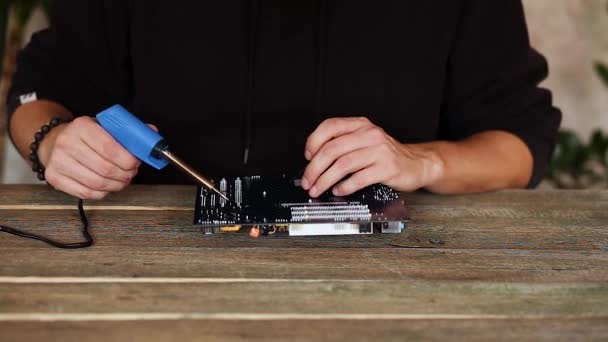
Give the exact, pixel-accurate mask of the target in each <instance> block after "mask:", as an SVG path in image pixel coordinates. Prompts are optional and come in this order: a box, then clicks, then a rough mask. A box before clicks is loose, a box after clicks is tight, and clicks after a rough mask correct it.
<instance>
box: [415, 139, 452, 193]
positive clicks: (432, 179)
mask: <svg viewBox="0 0 608 342" xmlns="http://www.w3.org/2000/svg"><path fill="white" fill-rule="evenodd" d="M441 144H442V142H431V143H420V144H406V145H405V147H406V149H408V150H409V151H410V153H412V154H413V155H414V156H415V160H416V161H417V164H418V167H417V171H418V174H419V175H420V178H419V184H420V188H426V189H429V188H433V187H434V186H436V185H437V184H439V183H441V182H442V180H443V179H444V178H445V175H446V169H447V167H446V162H445V158H443V154H442V146H441Z"/></svg>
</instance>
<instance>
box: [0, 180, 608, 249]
mask: <svg viewBox="0 0 608 342" xmlns="http://www.w3.org/2000/svg"><path fill="white" fill-rule="evenodd" d="M0 190H1V191H0V217H2V219H1V221H2V224H6V225H9V226H15V227H16V228H21V229H25V230H30V231H32V232H36V233H39V234H43V235H49V236H55V237H57V238H59V239H78V238H79V229H78V217H77V213H76V210H75V204H76V202H75V200H74V199H72V198H70V197H69V196H67V195H65V194H61V193H59V192H56V191H53V190H50V189H49V188H48V187H45V186H36V185H33V186H6V185H5V186H0ZM405 196H406V198H407V200H408V203H409V207H410V209H411V212H412V217H413V221H412V222H411V224H410V227H409V229H408V231H407V232H406V233H405V234H401V235H382V236H373V237H329V238H328V237H321V238H289V239H258V240H251V239H249V238H248V237H247V236H226V235H218V236H213V237H202V236H201V235H200V234H199V231H198V229H196V228H195V227H192V225H191V223H192V217H193V212H192V210H191V208H192V205H193V201H194V188H193V187H189V186H134V187H132V188H131V189H130V190H129V191H125V192H123V193H118V194H115V195H113V196H110V198H108V199H107V200H105V201H101V202H89V204H88V205H89V210H88V216H89V218H90V220H91V226H92V228H91V229H92V231H93V233H94V235H95V236H96V237H97V244H98V245H100V246H124V247H129V248H134V247H138V246H141V245H142V244H143V245H145V246H159V247H160V246H189V247H235V246H243V245H245V244H246V245H247V246H256V247H327V248H331V247H385V246H386V245H387V244H395V245H402V246H407V247H429V248H432V247H445V248H466V249H471V248H481V249H491V248H509V249H515V248H519V249H579V250H584V249H598V250H604V251H606V250H608V230H607V229H605V228H606V227H608V191H606V192H602V191H593V192H591V191H573V192H561V191H560V192H532V191H529V192H524V191H508V192H497V193H490V194H480V195H463V196H436V195H432V194H426V193H415V194H407V195H405ZM58 206H59V207H58ZM91 206H93V207H96V208H97V209H100V208H99V206H101V210H93V209H94V208H91ZM125 206H126V207H128V208H127V209H128V210H125ZM167 207H169V208H172V209H173V210H167ZM50 208H52V209H50ZM138 208H139V209H138ZM135 209H138V210H135ZM143 209H145V210H143ZM154 209H158V210H154ZM8 246H23V247H27V246H39V243H37V242H32V241H27V240H23V239H19V240H16V239H9V238H7V237H5V236H2V235H0V248H2V247H8Z"/></svg>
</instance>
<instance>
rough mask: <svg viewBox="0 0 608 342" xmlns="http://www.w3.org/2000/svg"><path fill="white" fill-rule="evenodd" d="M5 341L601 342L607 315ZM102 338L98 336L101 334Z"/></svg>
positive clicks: (273, 324)
mask: <svg viewBox="0 0 608 342" xmlns="http://www.w3.org/2000/svg"><path fill="white" fill-rule="evenodd" d="M0 331H2V337H1V338H0V339H2V340H4V341H63V342H72V341H74V342H91V341H100V340H104V341H419V340H438V341H454V340H461V341H472V342H475V341H480V342H487V341H533V342H537V341H551V342H553V341H565V342H576V341H605V340H606V337H607V336H608V319H605V318H591V319H534V320H529V319H526V320H524V319H507V320H475V319H463V320H429V319H426V320H425V319H420V320H369V321H365V322H361V321H359V320H292V321H285V320H275V321H264V322H260V321H217V320H178V321H162V320H161V321H124V322H99V321H95V322H11V323H3V322H0ZM100 337H103V338H100Z"/></svg>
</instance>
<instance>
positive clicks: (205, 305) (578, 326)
mask: <svg viewBox="0 0 608 342" xmlns="http://www.w3.org/2000/svg"><path fill="white" fill-rule="evenodd" d="M194 193H195V189H194V188H193V187H174V186H134V187H132V188H131V189H130V190H129V191H127V192H124V193H121V194H117V195H114V196H112V197H111V198H109V199H107V200H105V201H103V202H89V203H88V206H87V213H88V216H89V219H90V221H91V231H92V233H93V235H94V237H95V240H96V241H95V245H94V246H93V247H91V248H89V249H84V250H60V249H55V248H50V247H48V246H47V245H44V244H42V243H39V242H36V241H31V240H27V239H21V238H17V237H13V236H10V235H7V234H0V258H1V259H0V260H1V262H0V340H2V341H12V340H19V341H21V340H29V339H33V340H46V341H53V340H56V341H108V340H113V339H123V340H125V339H126V340H128V339H131V338H139V339H141V340H146V341H152V340H167V341H169V340H172V341H185V340H210V339H229V340H244V339H252V340H264V341H268V340H291V339H295V338H300V339H306V340H319V339H321V338H323V339H329V340H372V339H373V340H377V339H385V340H399V341H401V340H405V339H418V338H423V337H426V338H435V339H443V338H454V337H459V338H460V339H463V340H468V341H475V340H479V341H489V340H532V341H537V340H551V341H554V340H564V341H573V340H604V341H605V340H606V339H608V192H605V191H604V192H599V191H569V192H557V191H556V192H528V191H509V192H499V193H492V194H484V195H467V196H436V195H431V194H426V193H416V194H408V195H405V198H406V199H407V201H408V202H409V207H410V210H411V214H412V217H413V221H412V222H411V223H410V226H409V227H408V229H407V231H406V232H404V233H403V234H401V235H373V236H355V237H322V238H319V237H317V238H310V237H309V238H281V239H278V238H275V239H272V238H260V239H257V240H255V239H251V238H249V237H245V236H243V237H240V236H236V235H216V236H204V235H202V234H201V233H200V232H199V229H197V228H196V227H193V226H192V225H191V223H192V217H193V212H192V207H193V201H194V196H195V195H194ZM75 204H76V201H75V200H74V199H72V198H69V197H67V196H65V195H62V194H60V193H57V192H54V191H52V190H50V189H49V188H47V187H44V186H0V221H1V222H2V224H6V225H9V226H13V227H15V228H22V229H27V230H30V231H32V232H36V233H39V234H45V235H47V236H53V237H55V238H60V239H64V240H79V239H80V235H79V229H80V226H79V222H78V216H77V212H76V210H75Z"/></svg>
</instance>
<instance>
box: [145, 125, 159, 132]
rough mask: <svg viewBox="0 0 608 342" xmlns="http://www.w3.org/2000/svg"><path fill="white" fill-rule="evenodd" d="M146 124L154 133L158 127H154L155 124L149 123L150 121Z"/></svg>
mask: <svg viewBox="0 0 608 342" xmlns="http://www.w3.org/2000/svg"><path fill="white" fill-rule="evenodd" d="M147 125H148V127H150V128H152V129H153V130H154V131H155V132H156V133H158V127H156V126H155V125H153V124H150V123H149V124H147Z"/></svg>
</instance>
